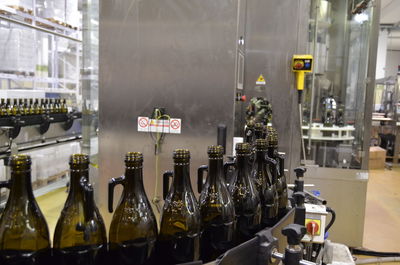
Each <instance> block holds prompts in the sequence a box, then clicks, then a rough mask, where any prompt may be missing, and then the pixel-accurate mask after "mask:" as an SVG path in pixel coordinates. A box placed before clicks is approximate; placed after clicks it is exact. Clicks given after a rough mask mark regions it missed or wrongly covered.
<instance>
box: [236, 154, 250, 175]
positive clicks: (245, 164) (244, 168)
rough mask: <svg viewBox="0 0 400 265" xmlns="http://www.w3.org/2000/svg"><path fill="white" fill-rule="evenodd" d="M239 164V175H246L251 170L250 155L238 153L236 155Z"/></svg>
mask: <svg viewBox="0 0 400 265" xmlns="http://www.w3.org/2000/svg"><path fill="white" fill-rule="evenodd" d="M236 161H237V166H238V177H242V176H245V174H247V173H248V172H249V156H248V155H238V156H236Z"/></svg>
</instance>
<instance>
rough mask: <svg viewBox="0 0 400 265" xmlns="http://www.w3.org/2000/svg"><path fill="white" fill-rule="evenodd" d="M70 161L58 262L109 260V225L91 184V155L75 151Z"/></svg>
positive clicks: (74, 264)
mask: <svg viewBox="0 0 400 265" xmlns="http://www.w3.org/2000/svg"><path fill="white" fill-rule="evenodd" d="M69 164H70V168H71V180H70V186H69V188H70V190H69V193H68V197H67V200H66V202H65V205H64V208H63V210H62V212H61V216H60V218H59V219H58V222H57V225H56V229H55V232H54V243H53V247H54V249H53V251H54V257H55V264H57V265H99V264H100V265H102V264H108V263H107V262H106V257H107V235H106V228H105V226H104V222H103V218H102V217H101V215H100V212H99V210H98V209H97V207H96V205H95V202H94V198H93V187H92V186H91V185H90V184H89V157H88V156H87V155H84V154H75V155H72V156H71V158H70V163H69Z"/></svg>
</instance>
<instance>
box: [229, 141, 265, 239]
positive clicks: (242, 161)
mask: <svg viewBox="0 0 400 265" xmlns="http://www.w3.org/2000/svg"><path fill="white" fill-rule="evenodd" d="M250 154H251V148H250V145H249V144H248V143H238V144H236V166H235V167H236V170H235V174H234V178H233V182H232V183H231V185H230V187H229V189H230V194H231V196H232V199H233V203H234V205H235V214H236V222H237V223H236V235H237V236H236V242H237V243H238V244H240V243H243V242H245V241H247V240H249V239H251V238H252V237H253V236H254V234H255V233H256V232H258V230H259V228H260V222H261V204H260V196H259V194H258V191H257V189H256V187H255V185H254V181H253V180H252V179H251V177H250V171H249V169H248V168H249V157H250Z"/></svg>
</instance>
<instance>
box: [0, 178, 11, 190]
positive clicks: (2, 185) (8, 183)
mask: <svg viewBox="0 0 400 265" xmlns="http://www.w3.org/2000/svg"><path fill="white" fill-rule="evenodd" d="M2 188H5V189H10V188H11V180H6V181H0V189H2Z"/></svg>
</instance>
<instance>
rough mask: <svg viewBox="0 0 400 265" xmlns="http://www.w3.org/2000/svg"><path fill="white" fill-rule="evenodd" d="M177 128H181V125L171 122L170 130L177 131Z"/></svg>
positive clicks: (176, 121) (177, 122) (174, 121)
mask: <svg viewBox="0 0 400 265" xmlns="http://www.w3.org/2000/svg"><path fill="white" fill-rule="evenodd" d="M179 127H181V123H180V122H179V121H178V120H171V128H172V129H174V130H177V129H179Z"/></svg>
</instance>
